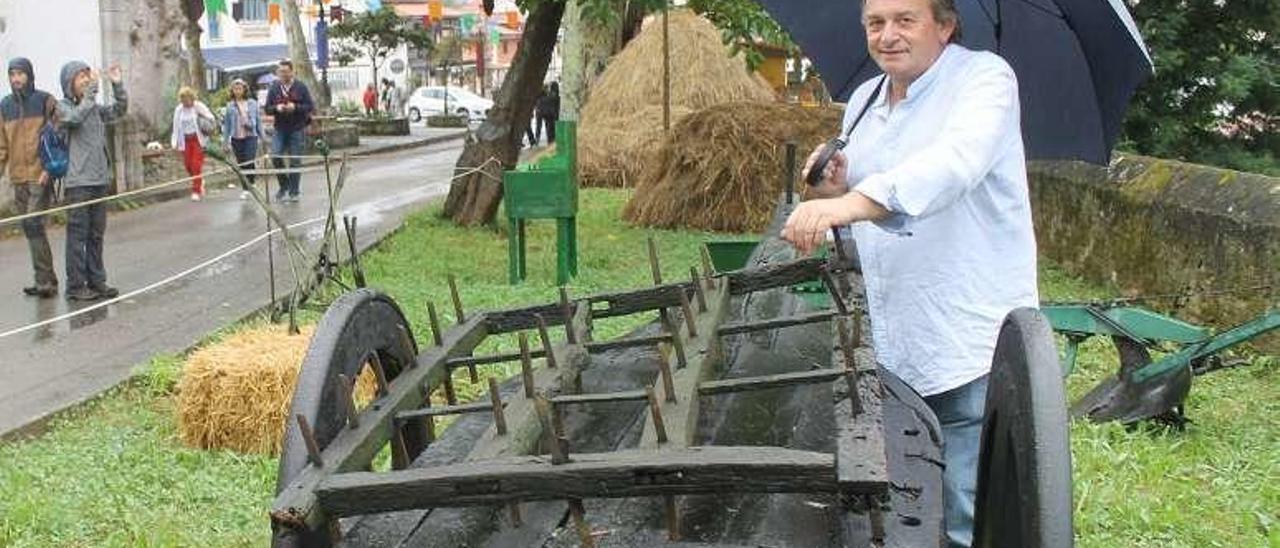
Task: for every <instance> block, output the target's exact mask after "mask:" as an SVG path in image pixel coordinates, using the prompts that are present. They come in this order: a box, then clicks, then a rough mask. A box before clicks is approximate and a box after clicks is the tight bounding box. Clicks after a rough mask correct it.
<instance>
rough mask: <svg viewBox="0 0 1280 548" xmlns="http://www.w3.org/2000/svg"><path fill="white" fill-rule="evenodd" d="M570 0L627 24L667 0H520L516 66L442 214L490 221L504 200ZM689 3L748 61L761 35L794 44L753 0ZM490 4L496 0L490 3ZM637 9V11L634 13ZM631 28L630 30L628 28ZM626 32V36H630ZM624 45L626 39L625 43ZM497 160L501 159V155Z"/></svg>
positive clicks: (594, 16)
mask: <svg viewBox="0 0 1280 548" xmlns="http://www.w3.org/2000/svg"><path fill="white" fill-rule="evenodd" d="M568 2H576V3H577V6H576V7H577V9H578V10H579V12H580V14H581V18H582V19H583V21H584V22H586V23H588V24H597V25H601V26H604V27H607V28H621V29H623V30H625V29H626V27H627V25H626V24H625V22H623V21H620V19H622V18H624V17H625V18H631V16H632V14H633V13H638V14H643V13H648V12H653V11H656V10H660V9H662V8H663V7H665V6H666V5H667V0H629V1H628V2H625V3H624V4H623V5H624V6H626V9H619V6H618V4H619V2H618V1H617V0H517V4H518V5H519V6H520V8H521V9H522V10H525V11H526V12H527V13H528V14H529V15H528V19H527V23H526V25H525V29H524V32H523V34H522V36H521V41H520V47H519V49H518V50H517V51H516V56H515V59H514V60H513V61H512V64H511V69H510V71H509V72H508V75H507V77H506V79H505V80H504V81H503V83H502V87H501V89H499V90H498V91H497V92H496V93H495V94H494V106H493V108H492V109H491V110H490V111H489V116H488V118H487V119H486V120H485V122H484V123H483V124H482V125H481V126H480V129H479V130H478V131H476V133H475V135H476V138H475V139H474V140H471V141H468V143H467V145H466V147H465V148H464V149H463V151H462V156H461V157H460V158H459V159H458V163H457V167H456V168H455V172H456V173H458V174H460V176H459V178H458V179H457V180H455V181H454V182H453V184H452V185H451V187H450V189H449V197H448V198H447V199H446V201H445V205H444V211H443V215H444V216H445V217H448V218H450V219H452V220H453V221H454V222H455V223H457V224H461V225H478V224H488V223H491V222H492V221H493V219H494V215H495V214H496V213H497V211H498V205H499V204H500V203H501V201H502V183H501V181H502V171H503V170H504V169H510V168H512V167H514V165H515V163H516V159H517V157H518V155H519V151H520V141H521V138H522V134H523V133H524V129H525V126H526V125H527V124H528V121H529V118H530V117H531V116H532V114H533V103H534V101H535V99H536V98H537V96H538V93H539V91H540V90H541V88H542V80H543V78H545V76H546V71H547V64H548V63H549V61H550V59H551V52H552V50H553V49H554V48H555V45H556V36H557V33H558V31H559V29H560V24H561V22H562V19H563V18H564V13H565V7H566V4H567V3H568ZM689 7H690V8H691V9H693V10H694V11H695V12H697V13H700V14H702V15H703V16H705V17H707V18H708V19H709V20H711V21H712V22H713V23H715V24H716V25H717V27H718V28H720V29H721V31H722V33H723V35H724V39H725V42H726V43H727V44H729V45H731V46H733V47H735V48H741V49H742V51H743V52H744V53H745V54H746V56H747V58H748V62H749V63H752V62H754V63H757V64H758V63H759V62H760V60H761V57H760V55H759V54H758V53H756V52H755V50H754V49H752V48H750V47H748V46H750V45H751V44H753V43H754V42H755V40H756V39H758V38H759V39H764V40H765V41H769V42H774V43H783V44H790V43H791V42H790V40H789V39H787V37H786V34H785V33H784V32H783V31H782V30H781V28H780V27H779V26H778V25H777V23H775V22H774V21H773V20H772V19H771V18H770V17H769V16H768V14H767V13H765V11H764V8H763V7H761V6H760V5H759V4H757V3H756V2H754V0H691V1H690V2H689ZM486 9H488V10H491V9H492V7H491V6H486ZM630 10H634V12H633V11H630ZM624 34H625V33H624ZM625 38H626V37H625V36H624V39H625ZM622 45H623V44H622V43H619V44H618V47H621V46H622ZM494 160H496V162H495V161H494Z"/></svg>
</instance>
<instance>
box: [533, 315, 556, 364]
mask: <svg viewBox="0 0 1280 548" xmlns="http://www.w3.org/2000/svg"><path fill="white" fill-rule="evenodd" d="M533 319H534V320H536V321H537V322H538V339H539V340H541V341H542V355H543V357H544V358H546V360H547V367H548V368H550V369H555V368H556V353H555V352H553V351H552V350H551V335H550V334H548V333H547V320H545V319H543V318H542V314H534V315H533Z"/></svg>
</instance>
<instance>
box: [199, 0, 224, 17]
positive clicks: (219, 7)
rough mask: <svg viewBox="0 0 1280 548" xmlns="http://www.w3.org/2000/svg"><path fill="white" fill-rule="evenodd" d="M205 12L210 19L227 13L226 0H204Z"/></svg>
mask: <svg viewBox="0 0 1280 548" xmlns="http://www.w3.org/2000/svg"><path fill="white" fill-rule="evenodd" d="M204 11H205V13H207V14H209V17H214V16H217V15H218V14H219V13H226V12H227V2H226V0H204Z"/></svg>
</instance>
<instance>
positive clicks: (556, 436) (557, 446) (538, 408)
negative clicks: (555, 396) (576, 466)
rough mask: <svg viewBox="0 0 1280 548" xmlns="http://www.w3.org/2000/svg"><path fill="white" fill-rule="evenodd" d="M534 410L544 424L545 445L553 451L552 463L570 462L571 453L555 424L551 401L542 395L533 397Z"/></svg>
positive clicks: (539, 420)
mask: <svg viewBox="0 0 1280 548" xmlns="http://www.w3.org/2000/svg"><path fill="white" fill-rule="evenodd" d="M533 411H534V414H536V415H537V416H538V422H539V423H540V424H541V425H542V437H543V439H544V440H545V441H544V442H543V445H544V446H546V448H547V450H548V451H550V452H551V464H555V465H561V464H564V463H566V462H569V453H568V452H567V451H565V446H564V443H562V442H563V438H561V434H560V432H559V431H558V429H557V428H555V426H554V425H553V420H552V417H551V415H552V411H551V402H550V401H548V400H547V399H546V398H544V397H542V396H538V397H536V398H534V399H533Z"/></svg>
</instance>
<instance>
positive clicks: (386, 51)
mask: <svg viewBox="0 0 1280 548" xmlns="http://www.w3.org/2000/svg"><path fill="white" fill-rule="evenodd" d="M329 36H331V37H333V38H336V39H338V40H342V41H343V42H340V43H338V44H337V45H336V47H335V48H334V56H333V57H334V60H335V61H337V62H338V64H339V65H343V66H346V65H349V64H351V63H352V62H353V61H355V59H356V58H357V57H364V58H366V59H368V60H369V63H370V64H371V65H373V81H374V82H377V81H378V69H379V68H380V67H382V64H383V63H385V62H386V61H387V57H388V56H390V55H391V54H392V53H393V52H395V51H396V49H398V48H399V47H400V46H401V45H408V46H410V47H413V48H417V49H423V50H429V49H431V46H432V43H431V33H430V32H428V31H427V30H426V29H423V28H422V27H419V26H417V25H412V24H410V23H409V22H407V21H406V20H404V19H401V18H400V16H398V15H396V12H395V10H394V9H392V8H391V7H390V6H383V7H382V8H381V9H378V10H376V11H367V12H364V13H360V14H353V15H348V16H347V17H346V18H344V19H343V20H342V22H341V23H337V24H335V25H333V27H331V28H330V29H329Z"/></svg>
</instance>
